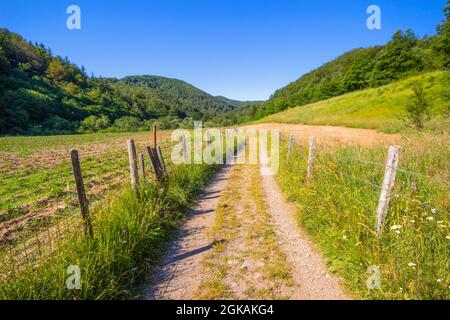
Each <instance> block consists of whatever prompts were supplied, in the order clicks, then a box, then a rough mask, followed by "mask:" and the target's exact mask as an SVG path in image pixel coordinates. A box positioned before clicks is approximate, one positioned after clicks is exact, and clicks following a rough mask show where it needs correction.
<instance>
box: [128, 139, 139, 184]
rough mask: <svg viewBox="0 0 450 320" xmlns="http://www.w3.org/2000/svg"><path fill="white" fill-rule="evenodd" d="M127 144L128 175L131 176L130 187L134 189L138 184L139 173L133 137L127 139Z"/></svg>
mask: <svg viewBox="0 0 450 320" xmlns="http://www.w3.org/2000/svg"><path fill="white" fill-rule="evenodd" d="M127 145H128V158H129V161H130V176H131V187H132V188H133V189H134V190H136V189H137V187H138V184H139V175H138V167H137V155H136V145H135V144H134V140H133V139H129V140H128V141H127Z"/></svg>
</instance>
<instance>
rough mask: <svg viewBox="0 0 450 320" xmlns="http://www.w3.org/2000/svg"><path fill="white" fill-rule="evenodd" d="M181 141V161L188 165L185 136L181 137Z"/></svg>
mask: <svg viewBox="0 0 450 320" xmlns="http://www.w3.org/2000/svg"><path fill="white" fill-rule="evenodd" d="M181 139H183V160H184V163H185V164H187V163H188V149H187V142H186V136H185V135H182V136H181Z"/></svg>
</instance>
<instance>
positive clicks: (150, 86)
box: [0, 29, 242, 134]
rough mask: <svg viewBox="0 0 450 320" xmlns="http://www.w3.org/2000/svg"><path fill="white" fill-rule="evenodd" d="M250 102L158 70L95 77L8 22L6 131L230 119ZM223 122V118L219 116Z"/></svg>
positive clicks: (0, 122) (1, 75) (0, 92)
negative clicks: (148, 73) (159, 73)
mask: <svg viewBox="0 0 450 320" xmlns="http://www.w3.org/2000/svg"><path fill="white" fill-rule="evenodd" d="M241 104H242V103H241V102H239V101H234V100H229V99H226V98H223V97H217V98H216V97H213V96H211V95H209V94H207V93H205V92H203V91H201V90H199V89H197V88H195V87H193V86H191V85H189V84H187V83H185V82H183V81H180V80H176V79H168V78H163V77H155V76H135V77H127V78H124V79H122V80H118V79H102V78H94V77H89V76H88V75H87V74H86V72H85V70H84V68H83V67H81V68H79V67H78V66H76V65H74V64H72V63H71V62H70V61H69V60H68V59H67V58H61V57H57V56H54V55H53V54H52V52H51V50H50V49H48V48H46V47H45V46H44V45H43V44H32V43H30V42H27V41H25V40H24V39H23V38H22V37H21V36H20V35H18V34H16V33H13V32H10V31H8V30H6V29H0V134H61V133H74V132H96V131H131V130H138V129H140V128H148V127H149V126H150V125H151V124H153V123H156V124H157V125H159V127H161V128H176V127H179V126H190V125H192V119H196V120H203V121H206V122H211V121H212V120H214V121H216V122H217V121H219V123H222V122H224V123H226V120H225V117H224V116H223V114H224V113H225V112H227V111H230V110H232V109H234V108H236V107H237V106H239V105H241ZM211 124H215V123H211Z"/></svg>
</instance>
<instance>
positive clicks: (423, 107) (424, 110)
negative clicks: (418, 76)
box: [405, 82, 431, 130]
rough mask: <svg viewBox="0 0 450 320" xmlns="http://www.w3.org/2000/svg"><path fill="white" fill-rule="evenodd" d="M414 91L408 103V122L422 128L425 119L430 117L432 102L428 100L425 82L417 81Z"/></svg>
mask: <svg viewBox="0 0 450 320" xmlns="http://www.w3.org/2000/svg"><path fill="white" fill-rule="evenodd" d="M413 91H414V93H413V94H412V95H411V96H410V98H409V101H408V104H407V105H406V118H405V120H406V123H407V124H409V125H410V126H413V127H415V128H416V129H418V130H422V129H423V127H424V123H425V121H427V120H429V119H430V108H431V103H430V102H429V101H428V99H427V97H426V95H425V91H424V89H423V84H422V83H421V82H416V83H415V84H414V85H413Z"/></svg>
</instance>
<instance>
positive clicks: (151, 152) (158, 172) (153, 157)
mask: <svg viewBox="0 0 450 320" xmlns="http://www.w3.org/2000/svg"><path fill="white" fill-rule="evenodd" d="M147 153H148V156H149V157H150V162H151V164H152V167H153V172H154V173H155V177H156V180H157V181H158V182H162V181H163V180H164V173H163V171H162V168H161V162H160V161H159V159H158V153H157V151H156V148H152V147H147Z"/></svg>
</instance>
